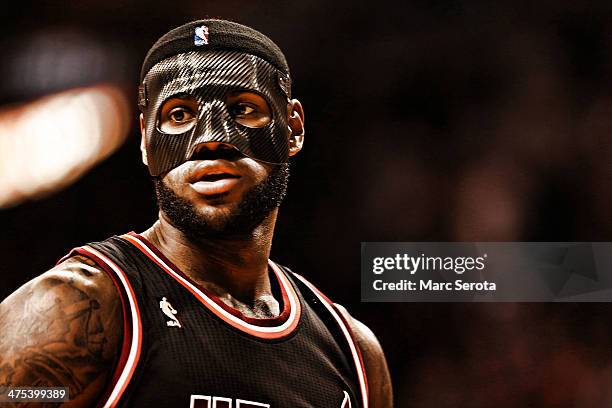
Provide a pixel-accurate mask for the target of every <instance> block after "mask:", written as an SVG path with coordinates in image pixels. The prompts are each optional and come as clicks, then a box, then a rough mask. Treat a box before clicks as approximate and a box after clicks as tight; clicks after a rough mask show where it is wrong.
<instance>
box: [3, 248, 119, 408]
mask: <svg viewBox="0 0 612 408" xmlns="http://www.w3.org/2000/svg"><path fill="white" fill-rule="evenodd" d="M122 324H123V320H122V311H121V303H120V300H119V296H118V293H117V291H116V289H115V287H114V285H113V283H112V281H111V280H110V278H109V277H108V276H107V275H106V274H105V272H103V271H101V270H100V269H99V267H97V266H96V265H95V263H93V262H92V261H91V260H89V259H87V258H84V257H73V258H70V259H68V260H67V261H65V262H63V263H62V264H60V265H58V266H57V267H56V268H53V269H52V270H50V271H49V272H47V273H45V274H43V275H41V276H40V277H38V278H36V279H34V280H32V281H31V282H29V283H27V284H26V285H24V286H23V287H22V288H20V289H19V290H18V291H17V292H15V293H14V294H13V295H11V296H9V297H8V298H7V299H6V300H5V301H4V302H2V303H1V304H0V333H2V336H0V387H10V386H12V387H15V386H32V387H43V386H46V387H51V386H55V387H60V386H62V387H69V389H70V400H71V401H73V402H72V403H71V404H67V405H66V406H68V405H71V406H81V405H85V404H87V403H89V404H91V403H92V402H93V401H95V398H96V397H97V396H99V395H98V394H99V393H100V392H101V391H102V390H103V387H104V385H105V383H106V381H107V380H108V376H109V375H110V374H111V373H112V369H113V366H114V363H115V360H116V358H117V356H118V349H119V343H120V340H121V333H122V331H123V330H122ZM79 401H82V402H83V404H80V403H79ZM34 405H35V406H37V407H40V406H41V404H34ZM16 406H29V405H28V404H25V403H24V404H18V405H16ZM48 406H57V404H55V403H54V404H50V405H48Z"/></svg>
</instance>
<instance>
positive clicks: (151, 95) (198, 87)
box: [139, 50, 290, 176]
mask: <svg viewBox="0 0 612 408" xmlns="http://www.w3.org/2000/svg"><path fill="white" fill-rule="evenodd" d="M235 91H250V92H255V93H258V94H260V95H261V96H262V97H263V98H264V99H265V100H266V101H267V103H268V105H269V106H270V112H271V116H272V117H271V120H270V122H269V123H268V124H266V125H264V126H262V127H259V128H252V127H247V126H244V125H241V124H239V123H237V122H236V121H235V120H234V118H233V117H232V115H231V114H230V110H229V109H228V107H227V106H226V101H225V100H226V96H227V95H228V93H230V92H235ZM185 95H189V96H191V97H193V98H195V100H196V101H197V104H198V112H197V122H196V124H195V126H193V127H192V128H191V129H189V130H188V131H186V132H184V133H180V134H168V133H164V132H162V131H161V130H160V128H159V112H160V108H161V106H162V104H163V103H164V102H165V101H166V100H167V99H168V98H170V97H173V96H185ZM289 98H290V79H289V77H288V76H287V75H286V74H284V73H282V72H281V71H279V70H277V69H276V68H275V67H274V66H272V65H271V64H269V63H268V62H267V61H265V60H263V59H261V58H259V57H257V56H254V55H250V54H245V53H242V52H237V51H217V50H215V51H190V52H186V53H183V54H178V55H174V56H172V57H170V58H167V59H164V60H163V61H161V62H159V63H157V64H156V65H154V66H153V68H151V70H150V71H149V72H148V73H147V75H146V76H145V78H144V81H143V84H142V85H141V89H140V96H139V99H140V102H139V104H140V108H141V110H142V112H143V114H144V122H145V132H146V136H147V143H146V152H147V161H148V166H149V173H150V174H151V175H152V176H158V175H160V174H162V173H164V172H166V171H169V170H172V169H173V168H175V167H177V166H179V165H180V164H182V163H184V162H186V161H188V160H189V159H190V158H191V157H192V156H193V153H194V150H195V148H196V147H197V146H198V145H199V144H201V143H206V142H223V143H227V144H230V145H232V146H234V147H235V148H236V149H238V150H239V151H240V152H241V153H242V154H244V155H246V156H248V157H251V158H253V159H257V160H260V161H265V162H269V163H284V162H287V160H288V157H289V140H288V123H287V104H288V102H289Z"/></svg>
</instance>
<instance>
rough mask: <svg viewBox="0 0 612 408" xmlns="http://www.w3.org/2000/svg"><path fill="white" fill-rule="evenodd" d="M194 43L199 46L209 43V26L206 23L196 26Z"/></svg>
mask: <svg viewBox="0 0 612 408" xmlns="http://www.w3.org/2000/svg"><path fill="white" fill-rule="evenodd" d="M193 43H194V44H195V45H197V46H198V47H199V46H200V45H206V44H208V27H206V26H205V25H203V26H200V27H196V29H195V34H194V35H193Z"/></svg>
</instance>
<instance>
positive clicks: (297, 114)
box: [287, 99, 304, 156]
mask: <svg viewBox="0 0 612 408" xmlns="http://www.w3.org/2000/svg"><path fill="white" fill-rule="evenodd" d="M287 114H288V124H289V156H294V155H296V154H298V152H299V151H300V150H302V146H303V145H304V108H303V107H302V104H301V103H300V101H298V100H297V99H292V100H291V101H289V105H288V107H287Z"/></svg>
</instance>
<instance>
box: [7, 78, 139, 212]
mask: <svg viewBox="0 0 612 408" xmlns="http://www.w3.org/2000/svg"><path fill="white" fill-rule="evenodd" d="M130 112H131V110H130V109H129V104H128V101H127V97H126V96H125V94H124V92H123V91H122V90H121V89H120V88H118V87H116V86H112V85H97V86H91V87H85V88H79V89H73V90H69V91H64V92H60V93H57V94H54V95H50V96H46V97H43V98H41V99H39V100H36V101H34V102H31V103H28V104H24V105H21V106H18V107H14V108H9V109H6V110H4V111H2V112H0V186H2V188H0V208H7V207H11V206H15V205H17V204H19V203H21V202H23V201H24V200H28V199H36V198H40V197H44V196H46V195H48V194H50V193H52V192H55V191H58V190H60V189H62V188H64V187H66V186H68V185H70V184H71V183H73V182H74V181H76V180H77V179H78V178H80V177H81V176H82V175H84V174H85V173H86V172H87V170H89V169H90V168H92V167H93V166H94V165H96V164H97V163H98V162H99V161H101V160H103V159H104V158H106V157H107V156H108V155H110V154H111V153H112V152H114V151H115V150H116V149H117V148H118V147H119V146H121V144H122V143H123V141H124V140H125V138H126V136H127V134H128V130H129V128H130V117H129V116H130Z"/></svg>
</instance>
